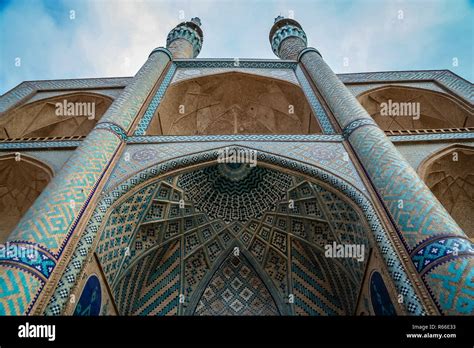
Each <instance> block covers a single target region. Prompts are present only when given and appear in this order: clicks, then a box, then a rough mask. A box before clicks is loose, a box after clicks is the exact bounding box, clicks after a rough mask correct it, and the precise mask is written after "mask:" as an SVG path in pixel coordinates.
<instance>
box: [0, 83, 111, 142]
mask: <svg viewBox="0 0 474 348" xmlns="http://www.w3.org/2000/svg"><path fill="white" fill-rule="evenodd" d="M112 101H113V100H112V99H111V98H108V97H105V96H103V95H99V94H94V93H85V92H78V93H71V94H66V95H61V96H57V97H51V98H47V99H42V100H39V101H36V102H33V103H28V104H26V105H21V106H19V107H17V108H14V109H12V110H10V111H9V112H7V113H6V114H5V115H4V116H2V117H1V118H0V139H6V138H8V139H11V138H36V137H40V138H42V137H70V136H85V135H87V134H88V133H89V132H90V131H91V130H92V128H94V126H95V124H96V123H97V121H98V120H99V119H100V118H101V117H102V115H103V114H104V113H105V112H106V111H107V109H108V108H109V106H110V105H111V103H112Z"/></svg>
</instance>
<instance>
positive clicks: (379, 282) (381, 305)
mask: <svg viewBox="0 0 474 348" xmlns="http://www.w3.org/2000/svg"><path fill="white" fill-rule="evenodd" d="M370 300H371V303H372V308H373V309H374V314H375V315H396V311H395V307H394V306H393V303H392V300H391V299H390V295H389V294H388V290H387V287H386V286H385V283H384V281H383V278H382V276H381V275H380V273H379V272H377V271H375V272H373V273H372V274H371V276H370Z"/></svg>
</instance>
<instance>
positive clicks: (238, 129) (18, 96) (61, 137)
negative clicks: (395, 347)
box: [0, 16, 474, 315]
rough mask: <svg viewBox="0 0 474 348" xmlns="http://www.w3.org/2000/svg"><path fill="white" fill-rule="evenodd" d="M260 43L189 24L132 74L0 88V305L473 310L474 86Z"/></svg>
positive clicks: (93, 309) (280, 311) (202, 311)
mask: <svg viewBox="0 0 474 348" xmlns="http://www.w3.org/2000/svg"><path fill="white" fill-rule="evenodd" d="M269 39H270V45H271V49H272V50H273V52H274V53H275V55H276V56H277V57H278V58H279V59H273V60H272V59H270V60H262V59H197V58H196V57H197V56H198V54H199V52H200V50H201V47H202V44H203V31H202V29H201V22H200V20H199V19H198V18H193V19H192V20H190V21H188V22H183V23H181V24H179V25H178V26H176V27H175V28H174V29H172V30H171V32H170V33H169V35H168V38H167V45H166V46H167V47H166V48H161V47H160V48H157V49H155V50H153V51H152V52H151V54H150V56H149V58H148V60H147V61H146V62H145V64H144V65H143V66H142V68H141V69H140V70H139V71H138V73H137V74H136V75H135V76H134V77H130V78H97V79H76V80H50V81H29V82H23V83H21V84H20V85H18V86H17V87H15V88H14V89H12V90H11V91H9V92H7V93H6V94H5V95H3V96H2V97H1V98H0V111H1V116H0V137H1V138H2V139H1V140H0V193H1V194H0V216H1V221H0V232H1V241H2V242H3V243H5V245H7V246H8V247H9V249H7V252H4V253H3V254H2V257H1V259H0V313H2V314H4V315H18V314H29V315H43V314H44V315H73V314H74V315H354V314H356V315H453V314H454V315H472V314H473V312H474V283H473V275H474V268H473V266H474V258H473V257H474V250H473V245H472V239H473V238H474V181H473V180H474V147H473V145H474V133H473V130H474V116H473V105H472V90H473V86H472V84H471V83H470V82H468V81H466V80H464V79H462V78H460V77H459V76H457V75H455V74H454V73H452V72H450V71H448V70H431V71H387V72H372V73H353V74H339V75H336V74H334V72H333V71H332V70H331V68H330V67H329V66H328V65H327V64H326V63H325V61H324V59H323V58H322V56H321V54H320V53H319V52H318V50H316V49H315V48H311V47H307V37H306V34H305V32H304V31H303V29H302V27H301V25H300V24H299V23H298V22H297V21H295V20H293V19H289V18H283V17H280V16H279V17H277V18H276V19H275V22H274V24H273V26H272V28H271V31H270V36H269ZM407 103H408V104H407ZM394 105H395V106H397V107H396V108H395V107H394ZM89 106H93V108H89ZM412 106H413V108H411V107H412ZM77 107H82V109H81V110H82V113H81V111H78V108H77ZM58 110H60V112H58ZM407 110H408V111H407ZM86 111H88V113H87V112H86ZM78 112H79V113H80V115H77V113H78ZM406 112H408V115H405V114H404V113H406ZM91 116H92V117H91ZM407 116H411V117H407ZM223 151H224V152H225V151H227V153H239V154H246V153H247V154H252V155H253V156H254V159H255V162H254V163H253V164H254V165H251V164H249V163H242V161H222V160H219V159H222V158H220V156H221V155H222V153H223ZM348 245H353V246H356V247H358V249H357V250H358V251H359V252H361V254H360V255H359V256H361V257H358V258H355V257H348V256H347V255H345V256H346V257H338V255H337V254H338V252H336V251H337V248H336V247H337V246H343V247H344V246H348ZM327 246H334V253H333V255H331V256H328V254H327V251H328V248H327ZM344 250H346V249H344Z"/></svg>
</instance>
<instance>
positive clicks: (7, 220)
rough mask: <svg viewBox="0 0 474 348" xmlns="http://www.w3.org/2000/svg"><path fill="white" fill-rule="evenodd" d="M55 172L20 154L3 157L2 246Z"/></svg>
mask: <svg viewBox="0 0 474 348" xmlns="http://www.w3.org/2000/svg"><path fill="white" fill-rule="evenodd" d="M53 175H54V172H53V169H51V168H50V167H49V166H48V165H47V164H45V163H43V162H41V161H39V160H37V159H35V158H33V157H30V156H27V155H24V154H21V153H16V154H15V153H10V154H7V155H2V156H0V216H1V218H0V243H3V242H5V241H6V240H7V238H8V236H9V235H10V233H11V232H12V231H13V229H14V228H15V227H16V225H17V224H18V222H19V221H20V219H21V217H22V216H23V215H24V214H25V213H26V211H27V210H28V209H29V208H30V207H31V205H32V204H33V202H34V201H35V200H36V198H37V197H38V196H39V195H40V193H41V192H42V191H43V189H44V188H45V187H46V185H47V184H48V183H49V182H50V181H51V179H52V178H53Z"/></svg>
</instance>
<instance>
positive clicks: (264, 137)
mask: <svg viewBox="0 0 474 348" xmlns="http://www.w3.org/2000/svg"><path fill="white" fill-rule="evenodd" d="M343 140H344V139H343V137H342V135H339V134H334V135H329V134H305V135H300V134H291V135H290V134H288V135H285V134H225V135H158V136H152V135H149V136H133V137H129V138H128V143H130V144H143V143H169V142H209V141H325V142H338V141H343ZM0 145H1V144H0Z"/></svg>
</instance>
